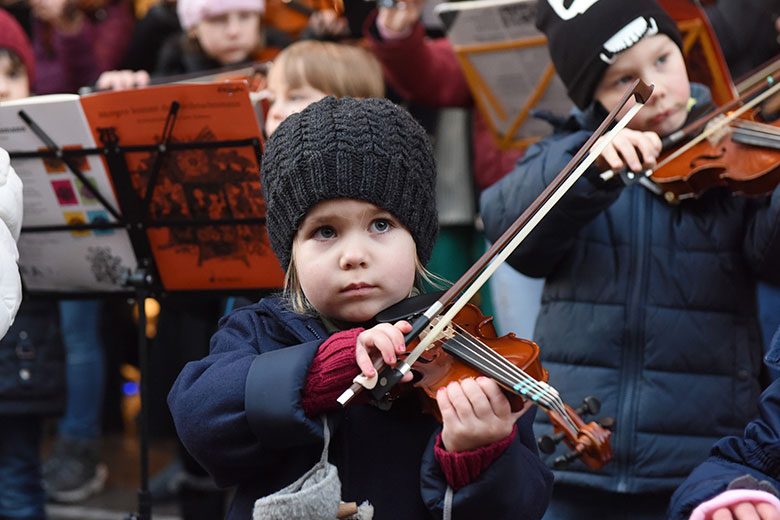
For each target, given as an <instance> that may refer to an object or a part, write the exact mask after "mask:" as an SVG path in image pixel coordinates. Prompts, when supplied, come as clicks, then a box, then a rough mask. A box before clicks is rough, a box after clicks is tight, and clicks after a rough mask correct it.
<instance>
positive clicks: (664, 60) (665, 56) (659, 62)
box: [657, 54, 669, 65]
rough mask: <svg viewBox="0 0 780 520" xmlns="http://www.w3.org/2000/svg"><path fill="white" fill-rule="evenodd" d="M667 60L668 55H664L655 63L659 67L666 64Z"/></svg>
mask: <svg viewBox="0 0 780 520" xmlns="http://www.w3.org/2000/svg"><path fill="white" fill-rule="evenodd" d="M668 59H669V55H668V54H664V55H662V56H660V57H659V58H658V60H657V63H658V64H659V65H663V64H664V63H666V60H668Z"/></svg>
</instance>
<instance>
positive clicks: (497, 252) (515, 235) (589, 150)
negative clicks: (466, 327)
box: [337, 79, 653, 406]
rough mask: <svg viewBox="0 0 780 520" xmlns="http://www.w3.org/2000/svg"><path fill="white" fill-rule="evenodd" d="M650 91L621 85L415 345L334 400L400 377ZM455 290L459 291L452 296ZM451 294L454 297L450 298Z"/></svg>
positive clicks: (426, 319)
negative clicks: (623, 89) (572, 152)
mask: <svg viewBox="0 0 780 520" xmlns="http://www.w3.org/2000/svg"><path fill="white" fill-rule="evenodd" d="M652 92H653V86H652V85H647V84H645V83H643V82H642V81H641V80H639V79H636V80H634V83H633V84H632V85H631V86H630V87H629V88H628V89H627V90H626V92H625V94H623V97H622V98H621V100H620V102H619V103H618V105H617V106H616V107H615V108H614V109H612V111H611V112H610V113H609V115H608V116H607V118H606V119H604V121H603V122H602V123H601V124H600V125H599V127H598V128H597V129H596V131H595V132H594V133H593V134H592V135H591V136H590V137H589V138H588V140H587V141H586V142H585V144H584V145H583V146H582V147H581V148H580V149H579V150H578V151H577V153H576V154H575V155H574V157H572V159H571V160H570V161H569V162H568V164H567V165H566V166H565V167H564V168H563V170H561V171H560V172H559V173H558V175H556V177H555V178H554V179H553V181H552V182H551V183H550V184H549V185H548V186H547V187H546V188H545V189H544V191H542V193H541V194H540V195H539V196H538V197H537V198H536V199H535V200H534V201H533V202H532V203H531V204H530V205H529V206H528V208H526V210H525V211H524V212H523V213H522V214H521V215H520V216H519V217H518V218H517V219H516V220H515V222H514V223H513V224H512V225H511V226H510V227H509V228H508V229H507V230H506V231H505V232H504V233H503V234H502V235H501V236H500V237H499V238H498V240H496V241H495V242H494V243H493V245H492V246H490V248H489V249H488V250H487V251H485V253H484V254H483V255H482V256H481V257H480V258H479V259H478V260H477V261H476V262H475V263H474V265H472V266H471V267H470V268H469V270H468V271H466V273H465V274H463V276H461V277H460V279H458V280H457V281H456V282H455V283H454V284H453V285H452V286H451V287H450V288H449V289H448V290H447V291H446V292H445V293H444V294H442V296H441V297H440V298H439V299H438V300H437V301H436V302H434V303H433V305H431V306H430V307H428V309H427V310H426V311H425V312H424V313H423V314H422V315H420V316H419V317H418V318H417V319H415V320H414V322H413V323H412V330H411V331H410V332H409V333H408V334H406V335H405V336H404V340H405V341H406V344H407V345H408V344H409V343H410V342H411V341H413V340H414V339H415V338H417V336H418V335H419V334H420V332H422V331H423V330H424V329H425V328H427V327H428V326H429V325H430V324H431V321H432V320H433V319H434V318H436V317H437V316H438V315H439V314H440V313H441V311H442V309H444V307H445V306H447V305H449V304H450V303H451V302H452V305H450V307H449V309H448V310H447V312H446V313H445V314H444V316H442V317H441V318H440V319H439V320H438V321H437V323H436V324H435V325H434V326H433V328H432V329H431V330H430V331H429V332H428V333H427V334H426V335H425V337H423V338H422V339H421V340H420V342H419V344H418V345H417V346H416V347H415V348H414V349H413V350H412V351H411V352H410V353H409V354H408V355H407V356H406V357H405V358H404V359H403V360H401V361H399V362H398V363H397V364H396V365H395V367H390V366H386V365H383V364H382V363H381V360H378V363H377V364H378V365H379V367H378V369H377V375H375V376H374V377H371V378H367V377H365V376H363V375H362V374H360V375H358V376H357V377H356V378H355V379H354V380H353V381H354V382H353V384H352V386H350V388H348V389H347V390H345V391H344V393H342V394H341V395H340V396H339V398H338V399H337V401H338V402H339V403H340V404H341V405H342V406H344V405H346V404H347V403H348V402H349V401H350V400H351V399H352V398H353V397H355V396H356V395H357V394H358V393H359V392H360V391H361V390H362V389H364V388H365V389H368V390H369V391H370V392H371V395H372V396H373V397H374V398H375V399H381V398H382V397H383V396H384V395H385V394H386V393H387V392H389V391H390V389H391V388H392V387H393V386H395V385H396V384H397V383H398V382H399V381H400V380H401V378H402V377H403V376H404V375H405V374H407V373H408V372H409V371H410V370H411V368H412V364H414V362H415V361H417V359H418V358H419V357H420V356H421V355H422V354H423V352H425V350H426V349H427V348H428V347H429V346H430V344H431V343H433V342H434V341H436V339H437V338H438V336H439V334H440V333H441V332H442V331H443V330H444V328H445V327H446V326H447V324H449V323H450V321H452V318H453V317H454V316H455V315H456V314H457V313H458V312H459V311H460V310H461V309H462V308H463V307H464V306H465V305H466V303H468V301H469V300H471V298H472V297H473V296H474V295H475V294H476V293H477V291H478V290H479V289H480V288H481V287H482V286H483V285H484V284H485V282H486V281H487V280H488V278H490V276H492V274H493V273H494V272H495V270H496V269H498V267H499V266H500V265H501V264H502V263H503V262H504V261H505V260H506V259H507V258H508V257H509V255H511V254H512V252H513V251H514V250H515V249H516V248H517V247H518V246H519V245H520V243H521V242H522V241H523V240H524V239H525V238H526V237H527V236H528V234H529V233H530V232H531V231H532V230H533V229H534V228H535V227H536V225H537V224H538V223H539V222H541V220H542V219H543V218H544V217H545V215H547V213H548V212H549V211H550V209H552V208H553V207H554V206H555V204H556V203H557V202H558V201H559V200H560V198H561V197H563V195H564V194H565V193H566V191H568V189H569V188H571V186H572V185H573V184H574V183H575V182H576V181H577V180H578V179H579V178H580V177H581V176H582V174H583V173H584V172H585V170H586V169H587V168H588V167H589V166H590V165H591V164H593V162H594V161H595V160H596V158H597V157H598V156H599V155H601V152H602V151H603V150H604V148H606V147H607V146H608V145H609V143H611V142H612V140H613V139H614V138H615V136H616V135H617V133H618V132H620V131H621V130H622V129H623V128H625V126H626V125H627V124H628V123H629V121H631V119H632V118H633V117H634V116H635V115H636V113H637V112H638V111H639V110H640V109H641V108H642V107H643V106H644V105H645V103H646V102H647V100H648V99H649V98H650V95H651V94H652ZM632 96H633V97H634V98H635V100H636V103H635V104H634V105H633V106H632V107H631V108H630V109H629V110H628V112H626V114H625V115H624V116H623V117H622V118H621V119H620V120H619V121H618V122H617V123H615V126H614V127H613V128H612V129H611V130H610V131H609V132H608V133H607V134H606V135H605V138H604V139H603V140H602V141H601V142H600V143H598V144H597V145H596V144H595V143H596V141H597V140H598V139H599V138H600V137H601V136H602V134H604V132H605V131H606V130H607V128H609V126H610V125H611V124H612V123H613V122H614V120H615V119H616V118H617V115H618V113H619V112H620V111H621V110H622V109H623V107H624V106H625V104H626V103H627V102H628V100H629V99H630V98H631V97H632ZM458 295H460V296H459V297H458ZM456 298H457V299H456Z"/></svg>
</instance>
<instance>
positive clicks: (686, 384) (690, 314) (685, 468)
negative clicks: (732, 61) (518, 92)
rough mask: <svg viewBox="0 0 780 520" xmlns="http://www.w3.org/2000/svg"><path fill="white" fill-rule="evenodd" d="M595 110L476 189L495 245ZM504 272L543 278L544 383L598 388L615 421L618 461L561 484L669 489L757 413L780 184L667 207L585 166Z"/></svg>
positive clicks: (589, 124) (779, 228) (702, 98)
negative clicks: (761, 192)
mask: <svg viewBox="0 0 780 520" xmlns="http://www.w3.org/2000/svg"><path fill="white" fill-rule="evenodd" d="M692 90H693V96H694V97H695V98H697V100H698V103H703V102H708V101H709V94H708V93H707V92H706V90H705V89H703V87H701V86H699V85H692ZM694 109H695V108H694ZM596 111H597V106H596V105H594V106H593V107H591V108H590V109H589V110H588V111H586V112H584V113H583V112H575V113H573V115H572V116H571V117H570V118H569V119H568V120H566V121H565V122H562V125H561V126H560V127H559V128H558V129H557V130H556V132H555V133H554V135H552V136H550V137H549V138H547V139H544V140H542V141H541V142H539V143H537V144H535V145H533V146H531V147H530V148H529V149H528V150H527V152H526V154H525V156H524V157H523V159H521V161H520V162H519V163H518V166H517V167H516V169H515V170H513V171H512V172H511V173H509V174H508V175H507V176H506V177H504V178H503V179H502V180H501V181H499V182H498V183H497V184H494V185H493V186H491V187H490V188H488V189H487V190H485V191H484V192H483V193H482V196H481V201H480V206H481V213H482V218H483V220H484V222H485V230H486V234H487V237H488V238H489V239H490V240H495V239H496V238H497V237H498V236H500V234H501V233H502V232H503V231H504V230H505V229H507V228H508V227H509V225H510V224H511V223H512V222H513V221H514V220H515V219H516V218H517V217H518V216H519V215H520V213H521V212H522V211H524V210H525V208H526V207H528V205H529V204H530V203H531V202H532V201H533V200H534V199H535V198H536V196H537V195H538V194H539V193H541V192H542V190H543V189H544V188H545V187H546V186H547V185H548V184H549V183H550V182H551V180H552V179H553V178H554V176H555V175H556V174H557V173H558V172H559V171H560V170H561V169H563V167H564V166H565V165H566V163H567V162H568V161H569V159H570V158H571V157H572V156H573V155H574V153H575V152H576V151H577V150H578V149H579V148H580V146H581V145H583V144H584V142H585V141H586V139H587V138H588V137H589V136H590V135H591V133H592V132H593V131H594V130H595V128H596V126H597V124H598V123H600V122H601V120H602V119H603V117H601V116H602V115H605V114H602V113H598V114H597V112H596ZM600 112H603V109H601V111H600ZM594 174H595V175H594ZM594 177H595V178H594ZM591 179H592V180H591ZM509 263H510V265H512V266H513V267H514V268H516V269H518V270H519V271H521V272H523V273H524V274H526V275H530V276H538V277H545V278H546V282H545V288H544V292H543V295H542V306H541V311H540V314H539V317H538V319H537V322H536V330H535V333H534V340H535V341H536V342H537V343H538V344H539V347H540V349H541V356H540V357H541V359H542V363H543V365H544V366H545V367H546V368H547V370H548V371H549V373H550V384H551V385H553V386H554V387H556V388H557V389H558V390H559V391H560V393H561V396H562V397H563V399H564V401H566V402H568V403H571V404H575V405H576V404H577V403H579V402H580V401H581V400H582V399H583V398H584V397H586V396H588V395H591V394H592V395H595V396H596V397H598V398H600V399H601V402H602V409H601V413H600V415H605V416H612V417H614V418H615V420H616V427H615V431H614V432H613V436H612V446H613V450H614V454H615V458H614V460H613V462H612V463H611V464H608V465H606V466H605V467H604V468H602V469H601V470H600V471H598V472H597V473H596V474H593V473H591V472H589V471H588V470H587V469H586V468H585V467H584V466H583V465H582V464H581V463H576V464H574V465H572V466H570V467H569V468H568V469H567V470H564V471H559V472H556V475H555V476H556V483H557V482H564V483H568V484H576V485H582V486H591V487H597V488H600V489H603V490H611V491H617V492H627V493H635V492H652V491H670V490H672V489H674V488H675V487H677V486H678V485H679V484H680V482H682V480H683V479H684V478H685V477H686V476H687V475H688V474H689V473H690V472H691V470H692V469H693V468H694V467H695V466H696V465H697V464H698V463H700V462H701V461H703V460H704V459H705V458H706V457H707V453H708V452H709V449H710V447H711V446H712V444H713V443H714V442H715V441H716V440H717V439H719V438H720V437H722V436H724V435H729V434H737V433H739V432H741V431H742V429H743V428H744V427H745V425H746V424H747V423H748V421H750V420H751V419H752V418H753V417H755V414H756V412H757V403H758V396H759V394H760V386H759V380H758V379H759V378H758V376H759V370H760V368H761V356H762V352H763V349H762V340H761V334H760V330H759V324H758V321H757V311H756V278H757V277H763V278H764V279H766V280H767V281H770V282H774V283H780V269H778V266H780V188H778V189H775V190H774V192H773V193H772V194H771V196H770V197H765V198H759V199H750V198H746V197H742V196H734V195H732V194H730V193H728V192H726V191H724V190H721V189H713V190H710V191H708V192H705V193H704V194H703V195H702V196H701V197H700V198H699V199H696V200H686V201H684V202H682V203H680V204H677V205H671V204H668V203H667V202H665V201H664V199H663V197H660V196H658V195H655V194H653V193H651V192H650V191H649V190H648V189H646V188H645V187H643V186H642V185H640V184H632V185H630V186H627V187H622V186H609V185H608V186H604V184H603V182H601V181H600V179H599V178H598V172H597V171H595V168H591V169H589V171H588V172H586V174H585V178H581V179H579V180H578V181H577V182H576V183H575V184H574V185H573V186H572V188H571V189H570V191H569V192H568V193H567V194H566V195H564V197H563V198H562V200H561V201H560V202H559V203H558V204H557V205H556V207H555V208H554V209H553V210H552V211H551V212H550V213H549V214H548V215H547V216H546V217H545V218H544V220H543V221H542V222H541V223H540V224H539V225H538V227H537V228H536V229H535V230H533V231H532V232H531V234H530V235H529V236H528V238H527V239H526V240H525V241H524V242H523V244H521V246H520V247H519V248H518V250H517V251H516V252H515V253H514V254H513V255H512V256H511V257H510V259H509ZM538 420H539V417H537V421H538ZM547 431H549V426H548V425H546V424H539V425H538V428H537V433H540V434H541V433H546V432H547ZM557 455H559V453H558V454H555V455H553V457H555V456H557Z"/></svg>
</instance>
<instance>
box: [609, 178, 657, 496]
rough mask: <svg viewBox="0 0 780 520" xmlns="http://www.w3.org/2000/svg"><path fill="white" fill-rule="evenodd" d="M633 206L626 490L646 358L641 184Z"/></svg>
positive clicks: (622, 461) (622, 473)
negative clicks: (640, 386) (642, 368)
mask: <svg viewBox="0 0 780 520" xmlns="http://www.w3.org/2000/svg"><path fill="white" fill-rule="evenodd" d="M632 191H633V194H632V197H633V199H634V200H633V201H632V202H633V203H634V204H633V206H634V207H635V208H636V211H634V212H633V215H634V230H635V232H634V233H632V236H633V237H634V242H633V247H632V248H631V251H632V252H633V253H634V255H633V258H632V259H631V260H632V264H633V265H634V273H633V277H632V283H631V285H630V287H629V288H628V290H629V291H630V293H629V299H628V305H627V306H626V314H627V316H626V322H627V330H629V331H631V334H630V335H629V336H627V337H626V347H625V350H624V351H623V353H622V356H623V359H624V367H623V368H624V369H623V370H622V381H621V387H622V388H623V395H624V398H623V401H622V406H621V407H620V409H619V410H618V417H617V419H618V420H617V426H616V428H620V425H621V424H622V425H625V426H624V427H625V434H624V435H620V434H619V438H620V443H619V445H618V446H617V452H618V453H620V457H619V460H618V464H619V466H618V485H617V491H618V492H623V493H625V492H627V491H628V487H629V480H630V475H629V472H630V470H631V467H632V464H631V461H630V459H631V454H632V453H633V450H634V437H635V434H636V432H635V427H636V409H635V404H636V400H637V387H638V386H639V377H640V375H641V367H642V359H643V344H644V343H643V341H642V340H643V337H644V311H643V308H642V301H643V299H644V297H645V289H644V288H645V280H646V278H647V262H646V261H645V257H646V251H647V248H648V247H649V246H648V237H649V230H648V227H647V222H648V212H649V205H648V197H647V196H646V194H645V193H644V192H643V189H642V188H641V187H640V186H635V187H633V190H632Z"/></svg>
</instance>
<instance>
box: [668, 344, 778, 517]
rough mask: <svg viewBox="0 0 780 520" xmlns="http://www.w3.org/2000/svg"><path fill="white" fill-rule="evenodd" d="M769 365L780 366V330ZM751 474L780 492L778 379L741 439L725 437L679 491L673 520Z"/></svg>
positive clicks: (671, 511) (671, 509)
mask: <svg viewBox="0 0 780 520" xmlns="http://www.w3.org/2000/svg"><path fill="white" fill-rule="evenodd" d="M766 361H767V364H770V365H774V366H777V365H778V364H779V363H780V330H778V332H777V333H776V334H775V336H774V339H773V340H772V346H771V347H770V350H769V354H767V357H766ZM745 475H750V476H752V477H753V478H755V479H756V480H757V481H758V482H762V481H766V482H767V483H769V484H771V486H773V487H774V489H775V490H780V479H778V475H780V380H775V381H774V382H773V383H772V384H771V385H770V386H769V387H767V389H766V390H764V393H762V394H761V402H760V403H759V417H758V418H757V419H755V420H753V421H751V422H750V423H749V424H748V425H747V427H746V428H745V434H744V435H743V436H742V437H735V436H732V437H724V438H723V439H721V440H719V441H718V442H717V443H716V444H715V445H714V446H713V448H712V451H711V452H710V457H709V458H708V459H707V460H706V461H705V462H703V463H702V464H701V465H699V466H698V467H697V468H696V469H695V470H694V471H693V472H692V473H691V474H690V476H689V477H688V478H687V479H686V480H685V482H683V483H682V485H681V486H680V487H679V488H677V491H675V493H674V495H673V496H672V501H671V503H670V505H669V514H668V518H669V519H670V520H682V519H687V518H688V517H689V515H690V514H691V511H692V510H693V509H694V508H695V507H696V506H698V505H699V504H700V503H702V502H704V501H706V500H709V499H711V498H713V497H714V496H716V495H718V494H720V493H722V492H723V491H725V490H726V488H727V487H728V485H729V484H730V483H731V482H733V481H734V480H736V479H738V478H740V477H744V476H745Z"/></svg>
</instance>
